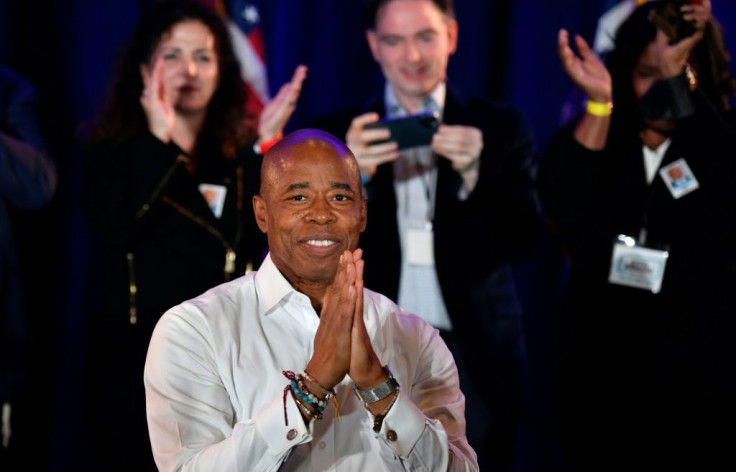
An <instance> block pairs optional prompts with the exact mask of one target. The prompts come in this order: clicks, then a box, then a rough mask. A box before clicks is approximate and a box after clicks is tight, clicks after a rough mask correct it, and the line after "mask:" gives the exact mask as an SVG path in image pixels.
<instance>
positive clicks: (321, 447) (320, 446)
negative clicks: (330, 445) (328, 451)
mask: <svg viewBox="0 0 736 472" xmlns="http://www.w3.org/2000/svg"><path fill="white" fill-rule="evenodd" d="M317 447H319V449H320V451H321V450H323V449H324V448H326V447H327V443H325V442H324V441H320V442H319V444H317Z"/></svg>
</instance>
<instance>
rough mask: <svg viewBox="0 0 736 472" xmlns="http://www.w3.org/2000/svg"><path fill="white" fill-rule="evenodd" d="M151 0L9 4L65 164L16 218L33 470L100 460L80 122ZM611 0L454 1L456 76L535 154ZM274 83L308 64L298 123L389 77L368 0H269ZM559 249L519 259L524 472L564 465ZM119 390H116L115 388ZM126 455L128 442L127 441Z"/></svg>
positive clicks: (726, 20)
mask: <svg viewBox="0 0 736 472" xmlns="http://www.w3.org/2000/svg"><path fill="white" fill-rule="evenodd" d="M149 3H150V1H146V0H138V1H133V0H124V1H123V0H110V1H104V2H100V1H94V0H63V1H62V0H46V1H43V2H40V1H33V0H26V1H23V2H19V1H11V0H2V1H0V63H2V64H4V65H6V66H9V67H12V68H14V69H16V70H18V71H19V72H21V73H22V74H24V75H25V76H26V77H28V78H29V79H30V80H31V81H32V82H33V83H34V84H36V86H37V87H38V88H39V89H40V91H41V94H42V99H43V106H44V110H45V115H44V116H45V120H46V126H47V130H48V137H49V143H50V147H51V150H52V152H53V154H54V157H55V159H56V163H57V166H58V169H59V173H60V185H59V191H58V194H57V196H56V198H55V200H54V202H52V204H51V205H50V206H49V207H48V208H46V209H44V210H41V211H38V212H30V213H27V214H23V215H21V216H20V218H22V219H23V220H25V221H24V225H23V227H22V228H21V231H22V234H21V247H20V248H19V250H20V251H22V252H24V253H25V257H26V259H25V260H26V261H27V263H26V272H27V275H28V276H29V277H31V278H33V280H34V282H35V283H34V284H33V286H32V291H31V301H32V310H31V313H30V315H29V324H30V335H31V341H32V343H33V344H32V347H33V355H34V357H33V359H32V361H33V364H32V367H33V369H34V370H33V373H32V382H33V386H34V389H35V391H36V392H37V393H36V395H37V398H35V399H34V401H36V403H37V405H38V411H37V413H36V414H37V415H38V418H37V420H39V421H37V422H36V423H35V424H34V429H35V434H36V438H37V443H36V444H37V446H38V449H37V457H35V459H34V462H33V463H35V464H38V466H39V467H37V468H34V469H37V470H59V471H62V470H78V471H85V470H90V471H91V470H96V469H95V465H94V464H91V463H89V460H88V459H86V455H85V445H84V444H80V441H79V440H78V439H77V438H78V432H77V431H78V428H79V421H78V417H79V415H80V413H81V411H82V410H83V409H84V405H81V404H80V403H79V402H78V401H77V398H78V396H79V392H80V372H79V365H80V362H81V352H82V351H81V350H82V347H83V346H82V342H83V339H84V331H85V320H86V317H87V316H89V313H90V308H91V307H89V306H88V303H87V300H88V298H89V295H90V292H91V291H93V290H94V289H95V284H94V280H95V274H94V271H93V266H94V260H93V259H94V244H93V242H92V239H91V237H90V235H89V233H88V229H87V227H86V225H85V223H84V220H83V218H82V216H81V213H80V210H79V207H78V204H77V198H78V192H79V181H80V161H81V156H80V153H79V144H78V142H77V140H76V138H75V130H76V127H77V126H78V125H79V124H80V123H81V122H82V121H84V120H87V119H89V118H90V117H91V115H92V113H93V111H94V109H95V107H96V106H97V105H98V104H99V100H100V99H101V96H102V94H103V92H104V90H105V87H106V85H107V83H108V79H109V77H108V74H109V72H110V69H111V66H112V63H113V61H114V59H115V56H116V52H117V50H118V48H119V46H120V45H121V44H123V43H124V42H125V40H126V39H127V38H128V35H129V34H130V32H131V31H132V29H133V28H134V26H135V24H136V23H137V21H138V18H139V16H140V14H141V12H142V11H143V10H144V9H145V7H146V6H147V5H148V4H149ZM610 3H611V1H610V0H561V1H556V2H550V1H545V0H517V1H510V0H506V1H501V0H498V1H493V0H456V10H457V17H458V21H459V24H460V35H459V50H458V52H457V54H455V56H454V57H453V58H452V60H451V62H450V71H449V76H450V78H451V80H453V81H454V82H455V83H456V84H458V85H459V86H460V87H462V88H464V89H465V90H467V92H468V93H470V94H475V95H481V96H486V97H489V98H492V99H499V100H503V101H505V102H508V103H510V104H512V105H514V106H516V107H518V108H520V109H522V110H523V111H524V112H525V113H526V115H527V116H528V118H529V120H530V122H531V124H532V127H533V130H534V133H535V137H536V144H537V150H540V149H541V148H542V147H543V146H544V145H545V143H546V141H547V140H548V139H549V137H550V136H551V134H552V133H553V132H554V130H555V129H556V128H557V126H558V124H559V116H560V108H561V105H562V103H563V101H564V100H565V98H566V96H567V94H568V92H569V90H570V84H569V81H568V80H567V78H566V76H565V75H564V73H563V71H562V69H561V67H560V65H559V61H558V58H557V53H556V34H557V31H558V29H559V28H561V27H565V28H567V29H568V30H570V31H571V32H576V33H580V34H582V35H583V36H584V37H585V38H587V39H589V40H592V37H593V33H594V31H595V27H596V23H597V19H598V17H599V15H600V14H601V13H602V12H603V11H604V8H605V7H606V6H607V5H608V4H610ZM713 3H714V7H713V10H714V14H715V16H716V17H717V18H718V19H719V20H720V21H721V23H722V24H723V25H724V27H725V29H726V39H727V42H728V44H729V49H730V50H731V51H732V52H733V51H736V2H733V1H732V0H713ZM260 7H261V10H260V11H261V17H262V26H263V30H264V34H265V46H266V54H267V63H268V74H269V81H270V86H271V90H272V91H273V92H275V91H276V90H278V87H279V86H280V85H281V84H283V83H284V82H285V81H287V80H289V78H290V76H291V74H292V72H293V70H294V67H295V66H296V65H297V64H301V63H303V64H306V65H307V66H308V67H309V74H308V78H307V80H306V82H305V84H304V90H303V93H302V96H301V98H300V100H299V105H298V109H297V111H296V113H295V115H294V117H293V119H292V121H291V122H290V125H289V129H295V128H299V127H303V126H307V125H308V124H309V123H310V122H311V121H312V120H314V119H315V118H317V117H319V116H321V115H323V114H325V113H329V112H330V111H332V110H335V109H338V108H341V107H344V106H348V105H352V104H359V103H361V102H362V100H363V99H364V97H365V93H367V92H368V91H369V90H370V89H371V88H372V87H373V86H375V85H376V84H377V83H378V81H379V79H380V74H379V70H378V68H377V66H376V65H375V64H374V63H373V61H372V58H371V56H370V53H369V51H368V48H367V46H366V43H365V38H364V26H363V21H362V17H361V2H360V1H355V0H350V1H345V0H261V2H260ZM562 260H563V259H562V255H561V254H560V253H559V251H558V250H557V249H556V248H555V246H554V244H553V243H552V242H551V240H550V238H549V235H545V237H544V238H543V244H542V245H541V247H540V249H539V251H538V253H537V255H536V256H535V257H534V258H533V259H532V260H530V261H528V262H526V263H524V264H520V265H519V266H517V267H516V274H517V278H518V280H519V285H520V290H521V293H522V295H523V300H524V303H525V306H526V309H527V316H526V325H525V326H526V331H527V336H528V339H527V341H528V351H529V359H530V369H531V370H530V374H531V375H530V379H531V380H530V382H531V387H532V392H533V393H532V398H531V405H532V414H531V417H530V418H529V420H528V424H527V425H526V426H525V427H524V428H523V431H522V432H521V433H520V439H521V446H520V448H521V449H520V453H519V458H518V459H517V464H516V470H517V471H550V470H552V471H553V470H558V459H559V457H558V450H557V441H558V436H557V435H558V428H559V425H558V423H557V417H556V409H555V405H556V404H555V402H556V397H555V390H554V387H555V378H556V377H555V376H556V358H555V332H556V303H557V302H558V293H559V287H560V284H561V281H562V280H563V276H562V269H563V268H564V265H563V264H562ZM110 388H115V386H114V385H111V386H110ZM120 447H121V453H122V454H124V449H125V445H120Z"/></svg>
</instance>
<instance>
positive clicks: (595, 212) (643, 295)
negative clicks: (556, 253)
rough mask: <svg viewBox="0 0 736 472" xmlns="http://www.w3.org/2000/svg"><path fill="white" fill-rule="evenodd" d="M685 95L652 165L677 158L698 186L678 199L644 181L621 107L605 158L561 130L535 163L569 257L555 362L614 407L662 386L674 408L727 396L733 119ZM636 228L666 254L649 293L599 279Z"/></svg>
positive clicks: (735, 199) (735, 281)
mask: <svg viewBox="0 0 736 472" xmlns="http://www.w3.org/2000/svg"><path fill="white" fill-rule="evenodd" d="M694 99H695V107H696V112H695V114H694V115H693V116H691V117H689V118H687V119H684V120H682V121H680V122H678V124H677V128H676V129H675V130H674V132H673V133H672V134H671V144H670V147H669V148H668V149H667V152H666V153H665V155H664V158H663V160H662V164H661V166H662V167H664V166H666V165H667V164H670V163H672V162H674V161H676V160H678V159H680V158H684V159H685V161H686V162H687V164H688V166H689V167H690V169H691V171H692V172H693V174H694V176H695V178H696V179H697V180H698V183H699V188H698V189H696V190H694V191H693V192H691V193H688V194H686V195H683V196H681V197H680V198H673V196H672V195H671V194H670V191H669V190H668V189H667V187H666V185H665V182H664V180H663V179H662V178H661V177H660V176H659V175H656V176H655V178H654V180H653V181H652V183H651V184H647V183H646V179H645V175H644V165H643V158H642V141H641V139H640V138H639V133H638V129H635V128H633V129H632V126H631V123H637V122H638V121H637V120H636V117H633V116H631V115H628V114H622V113H621V111H623V109H621V111H619V112H618V114H617V113H614V115H613V119H614V121H613V122H612V128H611V131H610V133H609V137H608V144H607V146H606V149H604V150H603V151H600V152H594V151H590V150H587V149H585V148H583V147H582V146H580V145H579V144H578V143H577V142H576V141H575V140H574V138H573V127H574V125H575V124H576V123H570V124H569V125H568V126H566V127H565V128H563V129H561V130H560V131H559V132H558V133H557V134H556V135H555V136H554V137H553V138H552V139H551V140H550V143H549V145H548V146H547V149H546V151H545V154H544V157H543V159H542V163H541V167H540V173H539V188H540V195H541V197H542V203H543V206H544V210H545V213H546V216H547V217H548V218H549V219H550V220H551V221H552V222H553V224H554V226H555V228H556V230H557V232H558V233H559V236H560V239H561V242H562V243H563V245H564V247H565V249H566V250H567V252H568V253H569V255H570V262H571V271H570V279H569V284H568V286H567V294H566V302H565V307H564V308H565V310H564V311H565V313H564V318H563V321H564V323H565V325H564V331H563V334H564V338H563V345H562V347H563V349H564V352H563V353H564V358H563V361H565V362H566V367H567V366H570V368H571V369H572V366H575V368H576V369H579V370H570V372H571V375H570V377H571V381H575V380H576V379H578V380H580V381H582V382H583V383H585V384H586V385H590V384H591V383H592V379H591V377H590V374H593V375H594V376H596V377H600V379H599V380H600V381H601V382H605V387H603V388H601V392H604V391H605V392H609V393H608V397H609V398H616V399H617V404H624V402H622V401H621V400H620V396H619V397H617V396H616V393H614V392H616V391H615V390H613V388H612V387H611V386H614V387H618V388H620V389H622V390H625V389H630V386H631V385H636V386H637V387H636V389H635V390H636V392H637V393H636V397H637V399H638V400H636V401H640V398H641V395H642V394H641V393H640V392H660V391H665V392H666V398H667V399H668V400H673V399H677V400H674V401H673V403H676V404H677V405H678V406H677V408H678V410H679V411H684V408H683V406H682V405H684V404H685V403H690V402H694V400H693V398H699V397H697V396H696V395H703V392H707V394H708V395H710V394H713V395H715V394H716V392H720V393H721V394H722V393H724V392H728V395H729V398H732V395H733V393H734V392H736V349H734V348H733V345H734V343H733V340H734V337H736V321H735V320H736V319H735V318H734V316H733V315H734V313H735V312H736V309H735V308H734V305H735V304H736V296H734V290H733V287H734V286H735V285H736V249H735V246H734V241H735V240H736V213H735V212H734V208H736V191H734V186H733V182H732V181H733V176H734V174H735V173H736V133H735V132H734V130H736V126H734V123H736V121H734V119H733V118H734V115H733V114H731V116H730V118H729V117H728V116H725V115H721V114H717V113H715V108H714V107H713V106H712V105H710V104H709V103H707V102H706V101H705V100H704V99H703V97H702V96H701V95H700V94H695V95H694ZM642 228H645V229H646V230H647V235H648V236H647V246H649V247H654V248H662V249H666V250H668V251H669V257H668V259H667V264H666V269H665V272H664V279H663V281H662V289H661V291H660V292H659V293H658V294H652V293H650V292H648V291H645V290H641V289H637V288H629V287H624V286H619V285H614V284H610V283H608V273H609V269H610V266H611V256H612V250H613V243H614V240H615V238H616V237H617V235H619V234H626V235H628V236H632V237H634V238H636V237H638V236H639V231H640V230H641V229H642ZM575 372H584V373H585V378H583V377H581V376H579V375H578V376H576V375H574V373H575ZM673 384H677V388H672V385H673ZM683 386H686V387H683ZM577 387H578V385H576V384H573V386H572V387H571V390H575V389H577ZM691 389H692V390H691ZM617 393H618V392H617ZM674 393H677V395H674ZM653 396H654V395H653ZM700 398H702V397H700ZM682 399H686V400H684V402H683V403H682V404H680V403H677V401H680V400H682ZM711 400H712V399H709V400H708V402H710V403H711V404H715V403H714V402H711ZM657 401H658V402H659V401H660V397H657ZM728 402H729V403H732V402H731V400H728ZM641 403H642V404H644V402H643V401H641ZM698 407H700V405H699V406H698ZM582 414H583V415H587V414H588V413H587V412H583V413H582Z"/></svg>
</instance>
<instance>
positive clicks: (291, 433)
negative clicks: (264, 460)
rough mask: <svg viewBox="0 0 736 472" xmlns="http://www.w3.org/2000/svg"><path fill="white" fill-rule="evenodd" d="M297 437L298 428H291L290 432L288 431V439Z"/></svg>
mask: <svg viewBox="0 0 736 472" xmlns="http://www.w3.org/2000/svg"><path fill="white" fill-rule="evenodd" d="M295 437H296V430H295V429H290V430H289V432H288V433H286V439H288V440H289V441H291V440H292V439H294V438H295Z"/></svg>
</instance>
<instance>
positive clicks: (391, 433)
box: [386, 429, 399, 441]
mask: <svg viewBox="0 0 736 472" xmlns="http://www.w3.org/2000/svg"><path fill="white" fill-rule="evenodd" d="M386 437H387V438H388V440H389V441H396V440H397V439H399V436H398V435H397V434H396V431H394V430H393V429H389V430H388V433H386Z"/></svg>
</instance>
